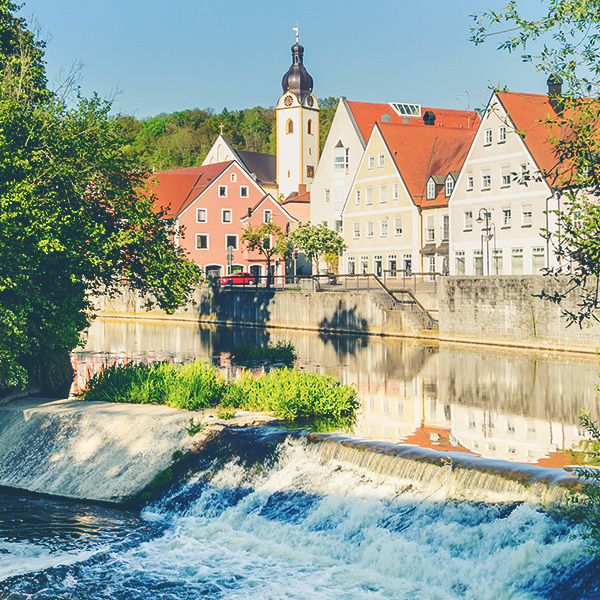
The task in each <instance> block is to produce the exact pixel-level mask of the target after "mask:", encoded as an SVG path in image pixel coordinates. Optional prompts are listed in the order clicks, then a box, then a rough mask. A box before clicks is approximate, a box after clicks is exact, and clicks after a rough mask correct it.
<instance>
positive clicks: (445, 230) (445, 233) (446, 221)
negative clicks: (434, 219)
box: [442, 215, 450, 241]
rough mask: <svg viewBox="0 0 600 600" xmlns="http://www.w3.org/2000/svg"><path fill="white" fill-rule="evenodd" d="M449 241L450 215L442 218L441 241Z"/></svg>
mask: <svg viewBox="0 0 600 600" xmlns="http://www.w3.org/2000/svg"><path fill="white" fill-rule="evenodd" d="M448 239H450V215H444V216H443V217H442V241H447V240H448Z"/></svg>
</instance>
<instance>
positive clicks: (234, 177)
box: [229, 173, 237, 183]
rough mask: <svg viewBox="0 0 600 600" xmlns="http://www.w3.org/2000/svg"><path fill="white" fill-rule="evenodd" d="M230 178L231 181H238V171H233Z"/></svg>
mask: <svg viewBox="0 0 600 600" xmlns="http://www.w3.org/2000/svg"><path fill="white" fill-rule="evenodd" d="M229 179H230V181H231V183H235V182H236V181H237V173H232V174H231V177H230V178H229Z"/></svg>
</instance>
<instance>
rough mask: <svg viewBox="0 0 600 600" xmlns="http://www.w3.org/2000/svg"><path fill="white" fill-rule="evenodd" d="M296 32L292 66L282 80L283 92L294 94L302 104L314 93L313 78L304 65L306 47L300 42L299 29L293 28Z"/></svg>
mask: <svg viewBox="0 0 600 600" xmlns="http://www.w3.org/2000/svg"><path fill="white" fill-rule="evenodd" d="M293 30H294V31H295V32H296V43H295V44H294V45H293V46H292V66H291V67H290V68H289V69H288V72H287V73H286V74H285V75H284V76H283V79H282V80H281V87H282V88H283V92H284V93H285V92H292V93H293V94H295V95H296V97H297V98H298V100H299V101H300V103H303V102H304V99H305V98H306V97H307V96H308V95H309V94H310V93H311V92H312V88H313V78H312V77H311V76H310V74H309V72H308V71H307V70H306V67H305V66H304V64H303V59H304V46H302V45H301V44H300V42H299V41H298V38H299V36H298V27H293Z"/></svg>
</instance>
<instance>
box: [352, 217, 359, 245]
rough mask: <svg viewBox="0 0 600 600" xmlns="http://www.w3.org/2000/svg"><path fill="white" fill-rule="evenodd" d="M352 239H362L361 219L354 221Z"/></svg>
mask: <svg viewBox="0 0 600 600" xmlns="http://www.w3.org/2000/svg"><path fill="white" fill-rule="evenodd" d="M352 239H354V240H359V239H360V221H354V223H352Z"/></svg>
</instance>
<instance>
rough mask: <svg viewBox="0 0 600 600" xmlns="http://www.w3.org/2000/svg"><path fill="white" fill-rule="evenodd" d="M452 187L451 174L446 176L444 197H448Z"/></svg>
mask: <svg viewBox="0 0 600 600" xmlns="http://www.w3.org/2000/svg"><path fill="white" fill-rule="evenodd" d="M453 189H454V179H452V175H448V177H446V198H450V196H451V195H452V190H453Z"/></svg>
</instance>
